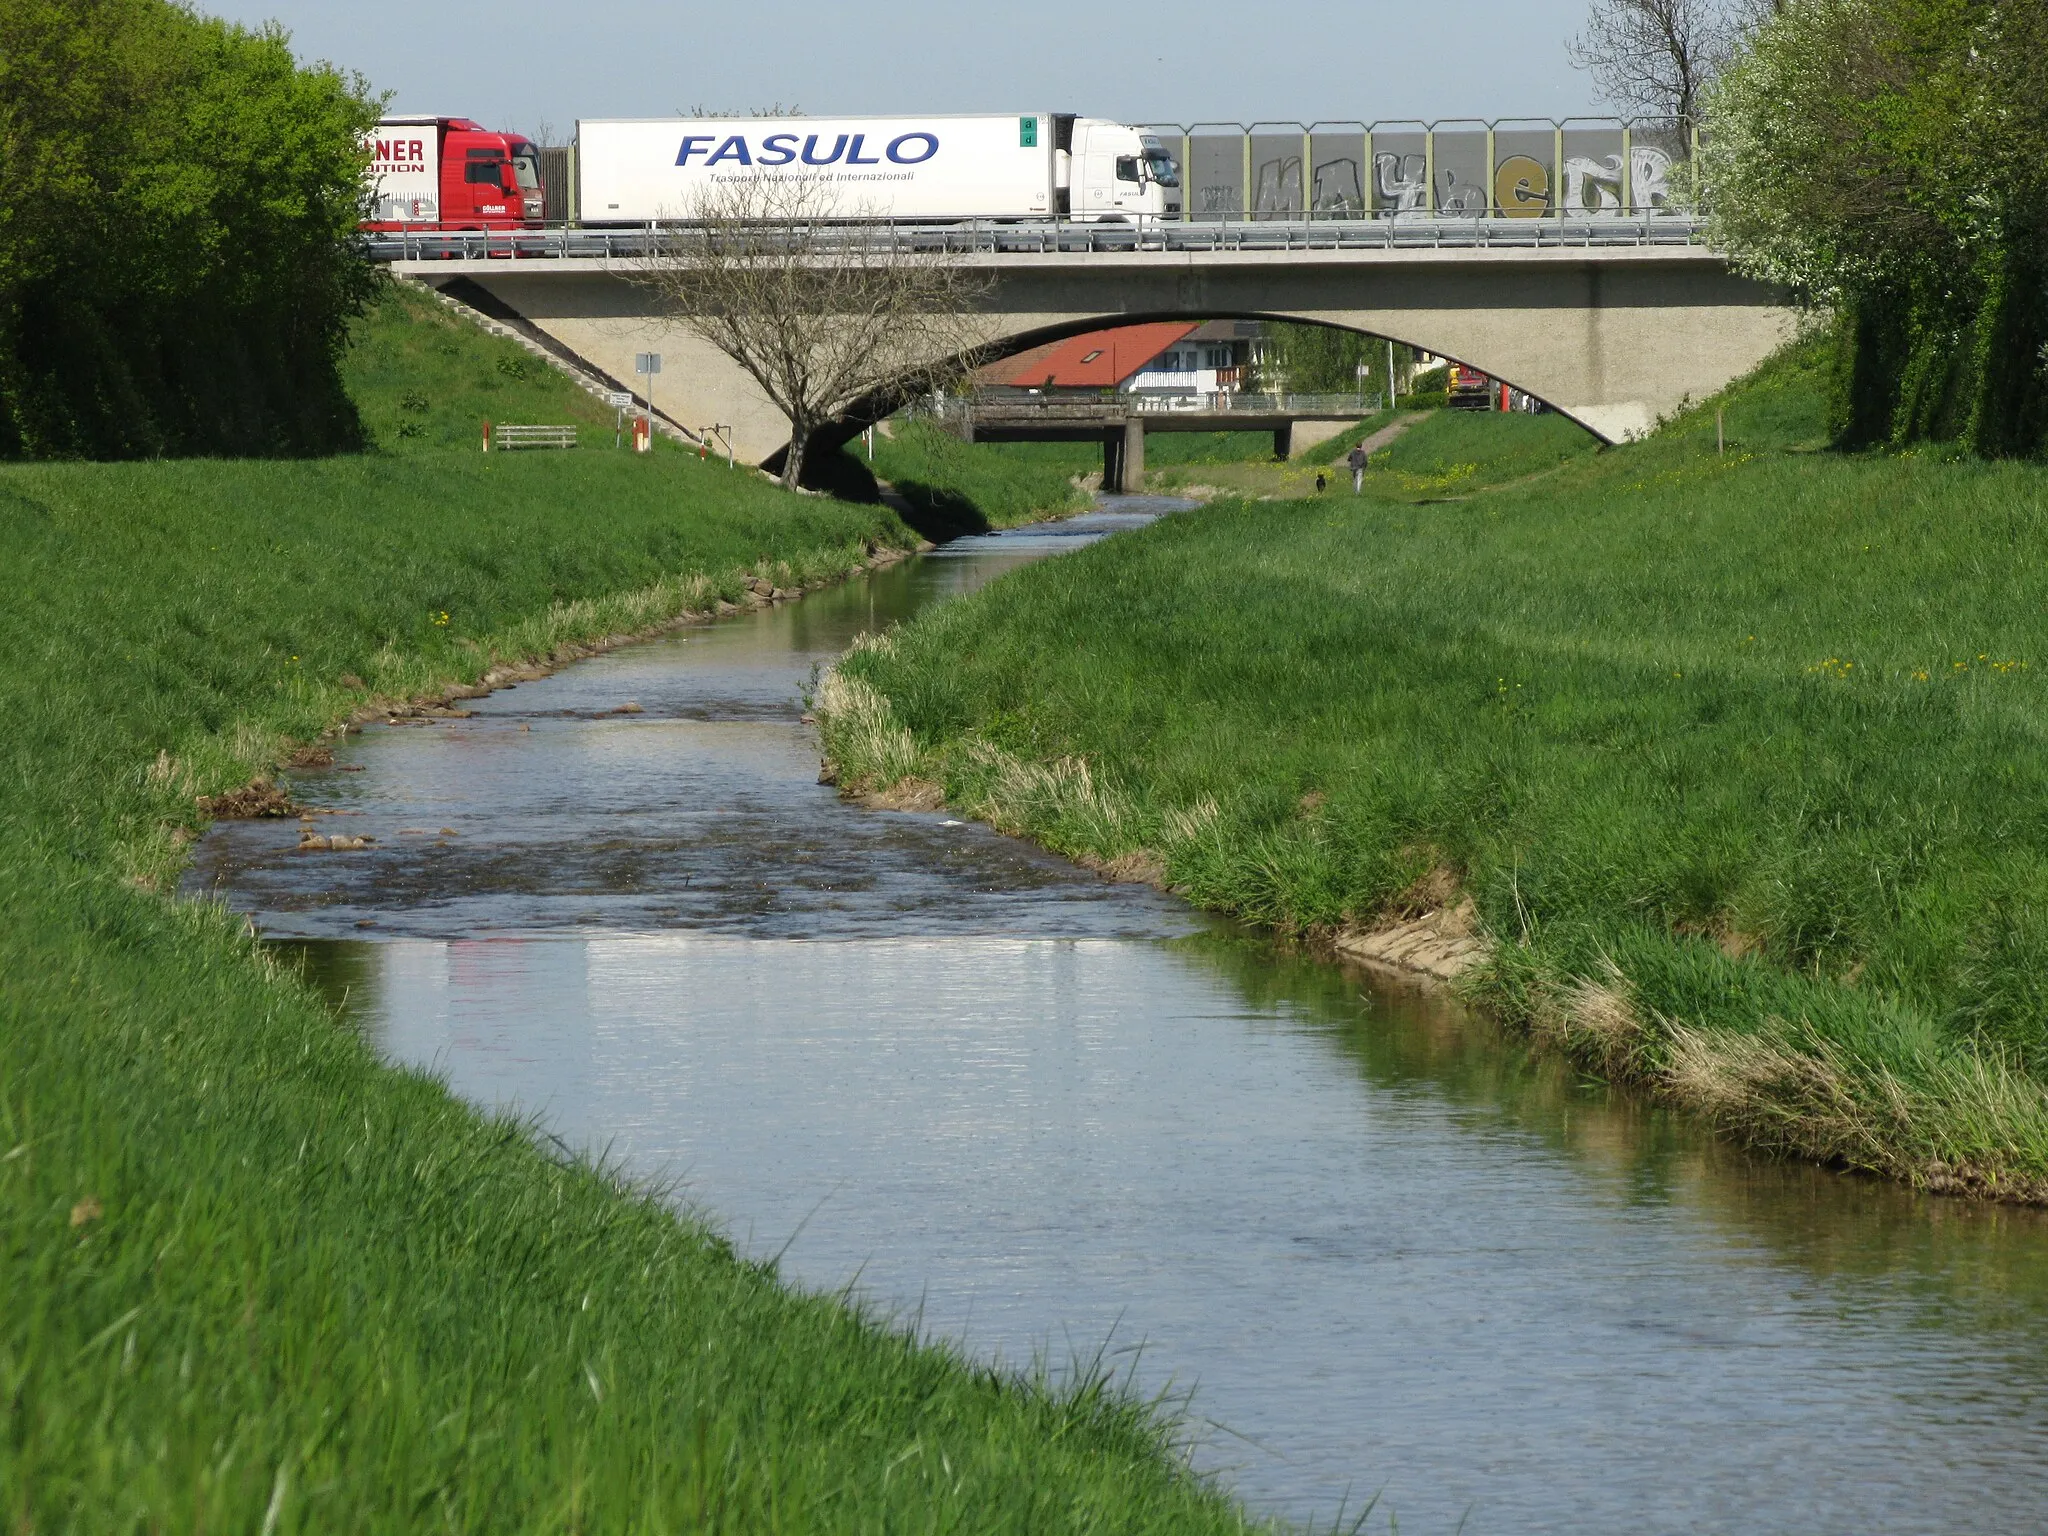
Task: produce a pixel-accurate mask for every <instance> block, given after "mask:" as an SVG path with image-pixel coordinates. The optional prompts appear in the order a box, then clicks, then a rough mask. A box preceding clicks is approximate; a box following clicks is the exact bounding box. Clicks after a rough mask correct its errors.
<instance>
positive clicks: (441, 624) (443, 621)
mask: <svg viewBox="0 0 2048 1536" xmlns="http://www.w3.org/2000/svg"><path fill="white" fill-rule="evenodd" d="M434 627H435V628H436V629H446V628H447V627H448V611H447V610H446V609H445V608H444V609H442V610H441V612H439V613H437V614H435V615H434Z"/></svg>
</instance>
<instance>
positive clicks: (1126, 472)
mask: <svg viewBox="0 0 2048 1536" xmlns="http://www.w3.org/2000/svg"><path fill="white" fill-rule="evenodd" d="M1123 448H1124V451H1123V453H1122V454H1121V455H1119V458H1120V459H1121V463H1120V464H1119V466H1118V468H1119V470H1120V473H1119V474H1118V475H1117V489H1118V490H1119V491H1121V492H1123V493H1124V495H1126V496H1137V495H1140V494H1142V493H1143V491H1144V489H1145V422H1144V418H1143V417H1139V416H1130V417H1126V418H1125V420H1124V443H1123Z"/></svg>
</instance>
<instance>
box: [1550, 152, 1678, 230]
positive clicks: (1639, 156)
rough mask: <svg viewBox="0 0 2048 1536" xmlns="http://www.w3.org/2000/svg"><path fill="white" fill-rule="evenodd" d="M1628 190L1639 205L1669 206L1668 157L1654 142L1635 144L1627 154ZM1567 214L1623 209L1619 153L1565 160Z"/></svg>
mask: <svg viewBox="0 0 2048 1536" xmlns="http://www.w3.org/2000/svg"><path fill="white" fill-rule="evenodd" d="M1628 176H1629V185H1628V193H1629V197H1630V199H1632V200H1633V201H1634V203H1635V205H1636V207H1638V208H1651V209H1659V210H1661V209H1666V208H1670V207H1671V206H1672V196H1671V157H1670V156H1669V155H1667V154H1666V153H1664V151H1663V150H1661V149H1658V148H1657V147H1656V146H1655V145H1653V144H1637V145H1634V146H1632V147H1631V148H1630V150H1629V155H1628ZM1564 208H1565V212H1566V213H1620V212H1621V211H1622V184H1621V156H1620V155H1619V154H1612V155H1608V156H1605V157H1604V158H1602V159H1597V160H1596V159H1594V158H1593V157H1591V156H1590V155H1574V156H1573V157H1571V158H1570V159H1568V160H1566V161H1565V163H1564Z"/></svg>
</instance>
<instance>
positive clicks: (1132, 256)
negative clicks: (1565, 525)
mask: <svg viewBox="0 0 2048 1536" xmlns="http://www.w3.org/2000/svg"><path fill="white" fill-rule="evenodd" d="M1434 222H1435V221H1432V223H1434ZM1470 222H1471V223H1472V229H1471V231H1470V236H1471V237H1470V238H1465V239H1460V240H1456V241H1446V240H1445V239H1444V230H1443V228H1442V227H1441V226H1440V225H1439V226H1438V227H1436V228H1435V230H1434V231H1433V238H1431V239H1427V240H1425V239H1421V238H1413V239H1409V240H1403V239H1402V238H1399V237H1398V233H1397V232H1396V231H1391V230H1388V229H1386V227H1385V226H1384V225H1381V226H1380V231H1381V234H1380V238H1377V239H1373V240H1369V241H1368V240H1360V241H1356V242H1352V243H1347V242H1345V241H1323V242H1311V241H1309V240H1304V241H1302V242H1300V243H1296V242H1295V241H1294V240H1293V239H1292V238H1291V233H1290V231H1289V230H1288V228H1287V227H1286V226H1281V225H1275V224H1271V223H1261V224H1256V225H1250V226H1247V228H1248V229H1249V230H1250V231H1251V232H1253V233H1254V234H1255V235H1256V237H1257V238H1256V239H1246V240H1243V241H1240V242H1235V243H1233V242H1231V241H1228V240H1221V239H1216V238H1213V231H1214V226H1208V227H1207V228H1208V229H1209V230H1210V231H1211V238H1206V239H1204V240H1202V241H1199V242H1197V241H1176V240H1171V239H1144V238H1134V237H1131V236H1128V235H1127V236H1125V237H1124V239H1123V240H1122V242H1121V243H1120V244H1119V243H1117V242H1110V243H1107V244H1105V242H1104V241H1102V240H1099V239H1094V238H1091V239H1090V240H1088V241H1087V242H1085V243H1084V244H1083V245H1082V246H1081V247H1080V248H1078V249H1076V248H1074V245H1073V244H1072V243H1070V242H1067V241H1065V240H1061V239H1053V240H1050V241H1044V240H1040V241H1037V242H1033V241H1031V240H1029V239H1026V238H1023V237H1021V236H1019V235H1017V234H1016V232H1010V235H1009V237H1007V238H1005V239H1003V240H997V241H969V242H967V248H966V249H962V250H959V251H958V252H957V253H956V254H955V255H954V257H953V259H954V260H957V261H959V262H962V263H965V264H968V265H971V266H974V267H976V268H979V269H982V270H983V271H984V272H985V274H986V276H987V278H988V281H987V283H986V285H985V286H984V288H983V290H982V292H981V293H980V295H979V296H978V297H977V299H976V301H975V303H976V309H975V313H974V316H973V317H972V318H973V321H974V324H973V329H974V331H975V332H977V333H978V335H979V337H980V338H981V339H982V340H983V341H984V342H985V343H986V344H987V345H988V346H989V347H990V348H991V349H992V350H993V351H994V352H995V353H997V354H1006V353H1010V352H1016V351H1021V350H1023V349H1024V348H1026V347H1030V346H1035V345H1037V344H1039V343H1041V342H1045V341H1050V340H1054V339H1057V338H1059V337H1061V336H1066V335H1074V334H1078V333H1080V332H1083V331H1089V330H1096V329H1100V328H1103V327H1106V326H1116V325H1123V324H1132V323H1137V322H1141V321H1153V320H1189V321H1199V320H1208V319H1222V318H1240V319H1263V320H1286V321H1304V322H1308V323H1312V324H1318V325H1328V326H1336V327H1339V328H1342V329H1346V330H1351V331H1357V332H1360V333H1363V334H1366V335H1370V336H1374V337H1384V338H1387V339H1390V340H1393V341H1397V342H1402V343H1405V344H1408V345H1411V346H1415V347H1418V348H1421V349H1423V350H1426V351H1429V352H1433V353H1435V354H1437V355H1439V356H1442V357H1449V358H1453V359H1455V360H1457V361H1459V362H1461V363H1465V364H1467V365H1468V366H1471V367H1474V368H1477V369H1480V370H1482V371H1483V372H1485V373H1487V374H1490V375H1492V376H1493V377H1494V378H1497V379H1501V380H1503V381H1505V382H1507V383H1509V384H1512V385H1513V386H1515V387H1516V388H1517V389H1520V390H1522V391H1524V392H1525V393H1527V394H1530V395H1533V396H1535V397H1536V398H1537V399H1539V400H1541V401H1543V402H1544V403H1545V404H1547V405H1549V406H1551V407H1553V408H1554V409H1556V410H1558V411H1561V412H1563V413H1564V414H1565V415H1567V416H1570V417H1572V418H1573V419H1574V420H1576V421H1578V422H1580V423H1581V424H1583V425H1584V426H1586V427H1587V428H1588V429H1590V430H1591V431H1593V432H1594V433H1596V434H1598V435H1599V436H1600V437H1602V438H1604V439H1606V440H1607V441H1609V442H1616V441H1621V440H1623V439H1625V438H1628V437H1632V436H1635V435H1638V434H1640V433H1643V432H1645V431H1647V430H1649V429H1650V428H1651V427H1652V426H1653V425H1654V424H1655V423H1656V421H1657V419H1658V418H1659V417H1660V416H1663V415H1665V414H1668V413H1669V412H1671V411H1673V410H1675V409H1676V408H1677V407H1678V406H1679V405H1680V403H1681V402H1682V401H1684V400H1686V399H1687V398H1692V399H1700V398H1703V397H1705V396H1707V395H1709V394H1712V393H1713V392H1715V391H1716V390H1718V389H1720V388H1722V387H1723V386H1724V385H1726V384H1728V383H1729V382H1730V381H1731V380H1733V379H1735V378H1737V377H1739V376H1741V375H1742V374H1744V373H1746V372H1748V371H1749V370H1750V369H1752V368H1754V367H1755V366H1756V365H1757V364H1758V363H1760V362H1762V361H1763V359H1764V358H1766V357H1767V356H1769V355H1770V354H1771V353H1772V352H1773V351H1774V350H1776V349H1777V348H1778V347H1779V346H1780V345H1782V344H1783V343H1784V342H1785V341H1786V340H1787V339H1788V337H1789V336H1790V334H1791V331H1792V327H1793V323H1794V317H1793V312H1792V310H1791V308H1790V307H1789V305H1788V303H1787V300H1786V297H1785V296H1784V295H1783V294H1782V293H1780V292H1778V291H1776V290H1774V289H1772V288H1770V287H1768V286H1767V285H1764V284H1761V283H1758V282H1755V281H1753V280H1751V279H1749V278H1747V277H1744V276H1742V275H1740V274H1739V273H1737V272H1735V271H1733V270H1732V269H1731V267H1730V265H1729V263H1728V260H1727V258H1726V257H1725V256H1724V255H1723V254H1721V253H1719V252H1717V251H1715V250H1713V249H1711V248H1710V247H1708V246H1706V245H1704V244H1699V243H1696V241H1697V232H1696V231H1695V230H1694V229H1692V228H1691V227H1690V226H1689V225H1684V226H1681V224H1680V222H1679V221H1677V220H1665V219H1658V220H1643V221H1639V222H1637V223H1635V224H1634V225H1633V229H1634V230H1635V231H1639V232H1640V233H1639V234H1637V235H1636V236H1635V237H1634V238H1626V237H1624V238H1616V237H1617V235H1622V234H1623V231H1622V230H1617V229H1615V228H1614V227H1613V226H1612V225H1611V224H1610V225H1607V226H1604V227H1602V228H1601V229H1600V230H1598V231H1597V238H1594V237H1592V236H1589V237H1588V238H1586V239H1585V240H1584V241H1582V242H1575V241H1573V240H1572V239H1571V238H1570V236H1571V229H1570V227H1569V226H1568V225H1560V224H1548V223H1546V225H1545V227H1546V229H1548V230H1550V231H1555V232H1556V238H1550V239H1533V240H1532V239H1530V238H1529V235H1530V233H1531V231H1530V225H1531V224H1532V223H1535V222H1537V221H1499V222H1501V223H1502V224H1503V225H1506V226H1508V227H1507V228H1505V229H1504V230H1503V231H1502V234H1503V239H1502V240H1501V241H1499V242H1496V241H1494V240H1492V239H1490V238H1488V237H1487V234H1488V232H1487V230H1486V228H1485V224H1486V223H1487V222H1490V221H1470ZM1354 227H1357V226H1354ZM1192 228H1193V230H1195V231H1200V230H1203V229H1204V228H1205V227H1204V226H1199V225H1197V226H1193V227H1192ZM1364 228H1365V229H1366V230H1371V229H1372V228H1373V226H1371V225H1367V226H1364ZM1624 228H1627V226H1624ZM1283 235H1286V236H1288V238H1286V239H1284V240H1283V239H1282V236H1283ZM535 254H536V255H541V259H527V260H507V259H504V258H503V256H497V257H489V256H484V255H482V254H481V253H480V252H479V253H478V254H476V255H473V256H464V255H462V254H461V253H460V252H459V251H449V252H447V253H445V254H443V253H428V252H425V251H420V252H393V253H391V255H392V256H393V257H394V258H395V259H394V260H393V261H392V265H393V267H394V269H395V270H397V271H398V272H399V273H401V274H403V275H405V276H409V277H412V278H415V279H418V280H419V281H422V282H425V283H427V284H429V285H431V286H434V287H437V288H444V289H449V290H451V296H455V295H459V296H460V297H462V298H464V299H465V300H466V301H467V302H469V303H471V304H472V305H474V306H475V307H477V308H479V309H482V310H483V311H484V312H485V313H487V314H491V315H493V316H494V317H495V318H497V319H499V320H500V321H501V322H503V323H506V324H508V325H511V326H513V327H515V328H516V329H518V330H519V331H521V332H522V333H524V334H525V335H527V337H528V338H529V339H530V340H532V341H534V342H536V343H538V344H540V345H542V346H544V347H546V348H547V349H548V350H550V351H551V352H554V353H555V354H557V355H558V356H561V357H563V358H564V359H565V360H568V361H572V362H575V363H577V364H580V365H581V366H582V367H583V368H584V369H585V371H586V372H589V373H592V374H594V375H597V376H599V377H603V378H608V379H609V380H611V381H616V382H617V384H618V385H619V386H620V387H625V386H626V385H628V384H631V383H632V382H633V380H634V373H633V359H634V356H635V354H637V353H642V352H660V353H661V354H663V358H664V363H663V370H662V373H661V375H660V376H659V378H658V379H657V380H656V381H655V382H654V385H653V396H654V402H653V403H654V405H655V407H656V409H657V411H658V412H659V413H660V414H662V415H665V416H666V417H668V418H669V420H670V421H671V422H673V423H674V424H675V425H677V426H678V427H680V428H683V429H685V430H688V431H695V430H697V429H699V428H701V427H703V426H706V425H708V424H710V423H713V422H717V423H721V424H726V425H728V426H730V428H731V439H732V444H733V447H734V449H735V450H736V452H737V454H738V455H739V457H741V458H744V459H746V460H747V461H749V462H751V463H757V464H758V463H768V462H771V461H774V460H776V459H777V458H778V457H779V456H780V454H781V453H782V451H783V450H784V449H785V448H786V447H787V445H788V441H789V424H788V421H787V419H786V418H785V417H784V416H783V415H782V413H781V412H780V411H778V410H777V409H776V408H775V407H774V406H772V405H771V404H769V402H768V401H767V400H766V399H765V398H763V397H762V395H761V394H760V392H759V390H758V389H757V388H756V387H755V386H754V384H753V382H752V381H751V380H750V379H748V378H747V376H746V375H745V374H744V373H743V372H742V371H741V370H740V369H739V368H738V367H737V366H736V365H735V364H734V363H732V362H731V361H730V360H729V359H728V358H726V357H725V356H724V355H723V354H721V353H719V352H717V351H716V350H715V349H713V348H712V347H710V346H709V345H708V344H707V343H705V342H703V341H702V340H701V339H699V338H698V337H696V336H695V335H694V334H693V333H692V332H690V331H689V330H688V329H687V328H686V327H685V326H683V325H682V324H680V323H679V322H677V321H675V320H674V319H672V318H669V317H667V316H664V315H662V314H660V313H659V312H658V311H657V309H656V306H655V304H654V301H653V298H652V296H651V294H650V293H649V291H648V289H647V288H646V287H645V286H643V285H642V284H640V283H638V282H636V281H635V280H634V273H635V268H636V262H635V259H634V258H633V257H632V256H631V255H628V254H611V253H608V252H607V251H605V250H602V249H601V250H598V251H594V252H592V253H590V254H582V253H578V252H576V251H575V249H574V248H573V247H567V246H565V247H563V248H562V249H561V250H560V252H559V253H555V252H549V253H546V254H545V255H542V254H541V253H535ZM549 256H551V257H552V259H547V258H548V257H549ZM898 403H900V402H898V401H893V400H884V401H877V402H874V410H873V412H872V413H870V414H872V415H880V414H886V412H887V410H888V409H890V408H893V406H895V405H896V404H898ZM865 425H867V421H866V420H865V419H849V420H847V421H844V422H841V423H839V424H838V425H837V430H836V432H835V433H828V434H825V436H826V437H827V438H828V439H829V438H831V437H833V436H837V437H839V438H841V439H842V440H843V438H845V437H850V436H851V435H853V434H854V433H856V432H858V431H859V430H860V429H861V428H862V427H863V426H865Z"/></svg>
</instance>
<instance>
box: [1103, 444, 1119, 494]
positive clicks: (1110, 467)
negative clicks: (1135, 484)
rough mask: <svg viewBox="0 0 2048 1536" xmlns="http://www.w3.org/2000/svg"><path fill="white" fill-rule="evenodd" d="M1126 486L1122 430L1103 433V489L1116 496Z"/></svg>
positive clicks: (1104, 492)
mask: <svg viewBox="0 0 2048 1536" xmlns="http://www.w3.org/2000/svg"><path fill="white" fill-rule="evenodd" d="M1123 488H1124V438H1123V434H1122V433H1121V432H1105V433H1103V434H1102V490H1103V494H1104V495H1108V496H1114V495H1116V494H1117V493H1118V492H1119V491H1121V490H1122V489H1123Z"/></svg>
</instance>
